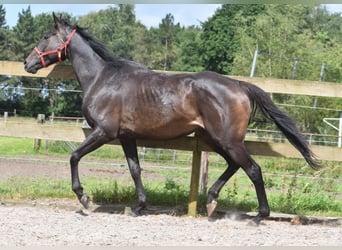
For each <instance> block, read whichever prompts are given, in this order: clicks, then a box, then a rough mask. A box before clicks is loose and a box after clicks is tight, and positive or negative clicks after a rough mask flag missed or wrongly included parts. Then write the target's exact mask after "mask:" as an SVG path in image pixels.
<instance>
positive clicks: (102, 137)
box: [70, 128, 111, 208]
mask: <svg viewBox="0 0 342 250" xmlns="http://www.w3.org/2000/svg"><path fill="white" fill-rule="evenodd" d="M110 140H111V139H110V138H108V137H107V136H106V134H105V133H104V132H103V131H102V130H101V129H98V128H97V129H94V130H93V132H91V133H90V134H89V135H88V137H87V138H86V139H85V141H84V142H83V143H82V144H81V145H80V146H79V147H78V148H77V149H76V150H75V151H74V152H73V153H72V155H71V158H70V167H71V182H72V190H73V191H74V192H75V194H76V195H77V198H78V200H79V201H80V203H81V204H82V205H83V206H84V207H85V208H88V207H89V203H90V198H89V196H88V195H85V194H83V187H82V185H81V183H80V179H79V175H78V163H79V161H80V160H81V158H82V157H83V156H85V155H86V154H88V153H90V152H92V151H94V150H95V149H97V148H99V147H101V146H102V145H103V144H105V143H107V142H109V141H110Z"/></svg>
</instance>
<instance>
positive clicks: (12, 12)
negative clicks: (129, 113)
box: [3, 4, 342, 28]
mask: <svg viewBox="0 0 342 250" xmlns="http://www.w3.org/2000/svg"><path fill="white" fill-rule="evenodd" d="M3 6H4V8H5V10H6V22H7V25H9V26H10V27H13V26H14V25H16V23H17V20H18V13H19V12H21V11H22V10H23V9H24V10H26V9H27V7H28V4H4V5H3ZM30 6H31V12H32V15H33V16H35V15H37V14H40V13H52V11H56V12H59V11H65V12H68V13H71V14H72V15H74V16H81V15H85V14H87V13H89V12H92V11H99V10H101V9H106V8H107V7H108V6H109V4H30ZM220 6H221V5H220V4H135V14H136V18H137V20H139V21H140V22H141V23H142V24H144V25H145V26H146V27H148V28H149V27H158V25H159V23H160V22H161V20H162V19H163V18H164V17H165V16H166V14H168V13H171V14H172V15H173V16H174V18H175V23H178V22H179V23H180V25H181V26H186V27H187V26H189V25H197V26H200V24H201V22H205V21H206V20H207V19H208V18H209V17H211V16H212V15H213V14H214V13H215V10H216V9H217V8H219V7H220ZM327 8H328V10H329V11H332V12H340V13H342V4H330V5H327Z"/></svg>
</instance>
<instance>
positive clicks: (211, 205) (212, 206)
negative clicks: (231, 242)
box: [207, 200, 217, 217]
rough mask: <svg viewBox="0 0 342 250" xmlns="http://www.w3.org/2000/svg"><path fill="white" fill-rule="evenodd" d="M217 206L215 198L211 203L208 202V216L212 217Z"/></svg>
mask: <svg viewBox="0 0 342 250" xmlns="http://www.w3.org/2000/svg"><path fill="white" fill-rule="evenodd" d="M216 206H217V201H215V200H213V201H212V202H211V203H209V204H207V212H208V217H210V216H211V215H212V214H213V213H214V211H215V209H216Z"/></svg>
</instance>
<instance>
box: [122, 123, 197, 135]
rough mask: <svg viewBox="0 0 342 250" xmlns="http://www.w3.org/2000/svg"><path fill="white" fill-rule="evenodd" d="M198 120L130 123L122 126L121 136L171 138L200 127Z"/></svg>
mask: <svg viewBox="0 0 342 250" xmlns="http://www.w3.org/2000/svg"><path fill="white" fill-rule="evenodd" d="M202 126H203V124H202V123H201V122H200V121H197V120H193V121H182V120H179V121H170V122H168V123H162V122H154V123H153V122H152V123H150V122H149V123H145V124H144V123H137V122H134V123H130V124H127V126H123V127H122V129H121V133H120V135H121V136H124V135H125V134H126V135H132V136H134V137H137V138H146V139H172V138H176V137H179V136H183V135H187V134H190V133H192V132H193V131H194V130H196V128H198V127H202Z"/></svg>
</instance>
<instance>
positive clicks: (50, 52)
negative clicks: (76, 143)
mask: <svg viewBox="0 0 342 250" xmlns="http://www.w3.org/2000/svg"><path fill="white" fill-rule="evenodd" d="M75 32H76V29H73V30H72V31H71V33H70V35H69V37H68V40H66V42H65V43H63V44H62V45H61V46H60V47H59V48H58V49H54V50H49V51H45V52H41V51H40V50H39V49H38V48H37V47H35V48H34V51H35V52H36V53H37V54H38V56H39V58H40V61H41V63H42V66H43V67H44V68H46V67H47V66H46V63H45V60H44V56H47V55H50V54H55V53H56V54H57V56H58V62H61V61H63V60H62V51H63V50H64V54H65V56H66V54H67V48H68V45H69V43H70V42H71V39H72V37H73V36H74V34H75Z"/></svg>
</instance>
